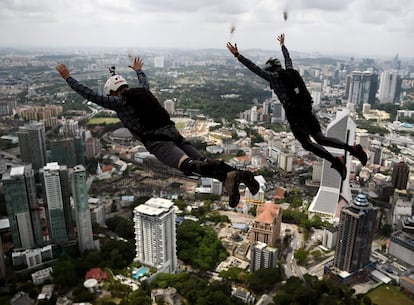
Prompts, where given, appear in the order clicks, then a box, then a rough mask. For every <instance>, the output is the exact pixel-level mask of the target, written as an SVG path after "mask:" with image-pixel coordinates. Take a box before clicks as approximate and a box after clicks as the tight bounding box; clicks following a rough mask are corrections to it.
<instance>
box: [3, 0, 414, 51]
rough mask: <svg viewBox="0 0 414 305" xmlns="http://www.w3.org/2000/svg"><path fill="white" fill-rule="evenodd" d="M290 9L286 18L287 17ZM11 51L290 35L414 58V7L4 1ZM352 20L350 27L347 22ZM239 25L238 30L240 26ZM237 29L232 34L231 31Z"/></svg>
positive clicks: (297, 46) (269, 39)
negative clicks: (33, 48)
mask: <svg viewBox="0 0 414 305" xmlns="http://www.w3.org/2000/svg"><path fill="white" fill-rule="evenodd" d="M284 11H286V12H287V16H288V18H287V20H284V18H283V12H284ZM0 16H1V18H0V25H1V27H0V28H1V30H0V31H1V32H0V33H1V34H2V37H3V39H2V44H3V46H6V47H49V48H50V47H51V48H53V47H102V46H110V47H114V46H118V47H121V46H122V47H130V48H134V49H136V48H138V49H139V50H140V49H144V48H187V49H203V48H214V49H223V50H225V44H226V42H227V41H229V40H230V41H232V42H236V43H237V44H238V46H239V49H240V52H242V53H243V52H244V51H247V50H249V49H252V48H259V49H269V50H276V51H279V43H278V41H277V39H276V37H277V35H278V34H279V33H281V32H285V33H286V45H287V46H288V48H289V49H290V50H292V51H296V52H310V53H316V54H336V55H345V54H351V55H355V56H386V57H393V56H395V54H399V55H400V57H402V58H405V57H413V54H414V44H412V43H408V42H409V41H413V39H412V38H414V37H413V36H414V35H413V33H414V26H413V25H414V22H413V21H414V3H413V2H412V1H407V0H404V1H400V3H399V5H398V6H397V5H394V4H389V3H388V2H387V1H385V0H380V1H375V2H370V1H366V0H353V1H346V2H343V1H329V2H328V3H324V2H322V1H309V0H301V1H299V0H296V1H287V0H286V1H280V2H275V1H271V0H261V1H258V2H256V3H255V4H254V5H252V4H251V2H249V1H247V0H243V1H235V0H225V1H220V3H219V4H218V3H214V2H211V1H204V0H197V1H193V2H191V3H189V2H184V1H174V2H172V1H151V2H150V3H147V2H144V1H125V2H123V3H122V6H120V5H118V3H112V2H110V1H96V0H88V1H78V0H75V1H71V2H53V3H49V2H48V1H44V0H37V1H32V2H24V3H23V2H20V1H5V2H2V3H0ZM344 21H346V23H345V22H344ZM233 26H234V27H233ZM232 28H233V29H234V31H233V33H230V32H231V29H232Z"/></svg>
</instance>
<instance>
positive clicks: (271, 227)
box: [250, 202, 282, 247]
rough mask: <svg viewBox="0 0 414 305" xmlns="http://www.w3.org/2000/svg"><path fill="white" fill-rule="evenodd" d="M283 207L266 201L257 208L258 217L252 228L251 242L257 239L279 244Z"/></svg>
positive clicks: (272, 244)
mask: <svg viewBox="0 0 414 305" xmlns="http://www.w3.org/2000/svg"><path fill="white" fill-rule="evenodd" d="M281 224H282V209H281V208H280V206H279V205H277V204H275V203H270V202H269V203H264V204H263V205H261V206H259V207H258V208H257V212H256V218H255V220H254V222H253V224H252V226H251V228H250V244H254V243H255V242H257V241H260V242H263V243H266V244H268V245H269V246H271V247H276V246H277V241H278V240H279V239H280V227H281Z"/></svg>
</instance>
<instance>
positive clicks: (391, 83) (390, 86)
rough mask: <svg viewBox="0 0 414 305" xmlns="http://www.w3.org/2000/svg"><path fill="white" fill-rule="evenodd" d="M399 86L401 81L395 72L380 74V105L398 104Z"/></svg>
mask: <svg viewBox="0 0 414 305" xmlns="http://www.w3.org/2000/svg"><path fill="white" fill-rule="evenodd" d="M401 85H402V79H401V77H400V76H399V75H398V72H397V71H384V72H382V73H381V79H380V85H379V96H378V99H379V101H380V103H381V104H384V103H398V102H399V101H400V94H401Z"/></svg>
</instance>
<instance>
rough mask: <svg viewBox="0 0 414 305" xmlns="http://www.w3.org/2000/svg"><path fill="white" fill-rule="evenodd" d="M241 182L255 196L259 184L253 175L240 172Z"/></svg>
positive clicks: (247, 172)
mask: <svg viewBox="0 0 414 305" xmlns="http://www.w3.org/2000/svg"><path fill="white" fill-rule="evenodd" d="M241 182H243V183H244V184H245V185H246V186H247V187H248V189H249V191H250V193H252V195H253V196H254V195H256V194H257V192H258V191H259V189H260V184H259V182H257V181H256V179H254V175H253V173H252V172H249V171H242V172H241Z"/></svg>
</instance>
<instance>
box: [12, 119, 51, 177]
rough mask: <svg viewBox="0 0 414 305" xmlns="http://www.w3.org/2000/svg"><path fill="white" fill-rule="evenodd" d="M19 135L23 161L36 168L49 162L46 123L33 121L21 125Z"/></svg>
mask: <svg viewBox="0 0 414 305" xmlns="http://www.w3.org/2000/svg"><path fill="white" fill-rule="evenodd" d="M17 136H18V138H19V148H20V157H21V159H22V161H23V162H27V163H29V164H32V168H33V169H34V170H38V169H40V168H42V167H43V166H44V165H45V164H46V162H47V154H46V134H45V125H44V124H43V123H40V122H34V121H33V122H31V123H30V124H27V125H24V126H23V127H20V129H19V131H18V132H17Z"/></svg>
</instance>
